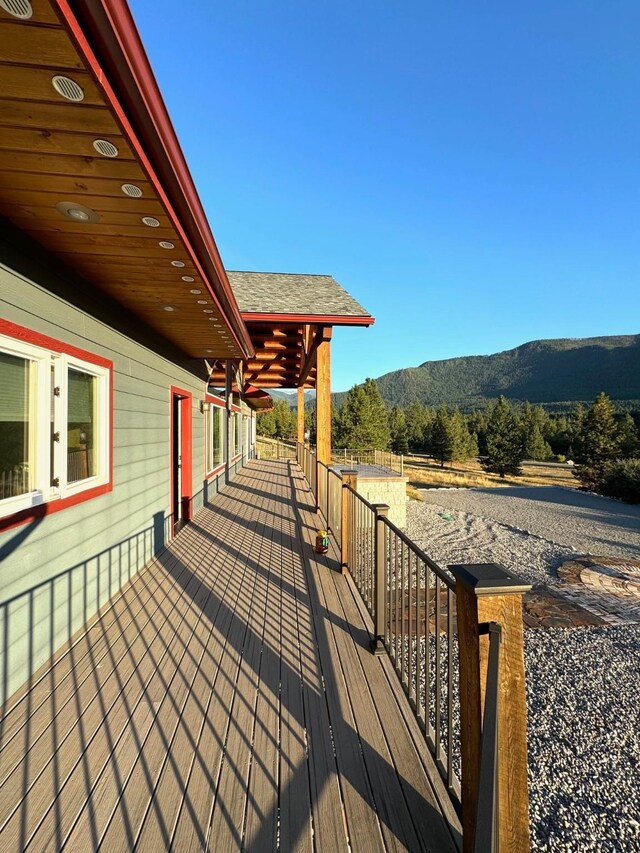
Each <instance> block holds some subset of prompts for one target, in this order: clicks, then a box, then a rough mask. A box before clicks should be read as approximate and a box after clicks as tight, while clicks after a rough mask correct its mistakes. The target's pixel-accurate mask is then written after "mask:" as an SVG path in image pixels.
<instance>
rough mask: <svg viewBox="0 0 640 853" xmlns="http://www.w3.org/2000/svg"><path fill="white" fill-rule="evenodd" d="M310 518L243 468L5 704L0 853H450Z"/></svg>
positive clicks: (350, 593)
mask: <svg viewBox="0 0 640 853" xmlns="http://www.w3.org/2000/svg"><path fill="white" fill-rule="evenodd" d="M311 501H312V498H311V494H310V492H309V491H308V489H307V486H306V483H305V482H304V479H303V477H302V475H301V473H300V470H299V468H298V467H297V464H296V463H295V462H278V461H263V462H252V463H250V464H249V465H248V467H247V468H245V469H244V470H243V471H241V472H240V473H239V475H238V477H237V479H236V480H235V481H234V482H233V483H232V484H231V485H230V486H228V487H227V488H226V490H225V491H224V493H223V494H221V495H218V496H217V497H216V498H215V503H214V504H212V505H209V506H207V507H206V508H205V509H203V510H202V511H201V512H200V513H198V515H196V517H195V518H194V520H193V522H192V523H191V524H189V525H188V526H187V527H186V528H185V529H184V530H183V531H182V532H181V533H180V534H179V535H178V536H177V538H176V539H175V540H174V541H173V542H172V543H171V545H170V546H169V547H167V548H166V549H165V550H164V551H162V552H161V553H160V554H159V555H158V556H157V557H156V558H155V559H154V560H153V561H152V562H151V563H150V564H149V565H148V566H147V567H146V568H145V569H144V570H142V571H141V572H140V573H139V574H138V575H136V576H135V578H134V579H133V580H132V582H131V583H130V584H128V585H127V586H126V587H125V589H124V590H123V593H122V594H121V595H119V596H117V597H116V598H115V599H113V600H112V602H111V603H110V605H109V606H108V607H106V608H104V609H103V612H102V614H101V616H100V617H99V618H98V619H97V620H95V621H94V622H93V623H92V624H91V625H90V626H89V627H88V628H87V630H86V631H85V632H84V633H82V634H81V635H80V636H79V637H78V636H77V637H75V638H74V641H73V643H70V644H68V645H67V646H66V647H65V649H63V650H62V652H59V653H58V654H57V655H56V656H55V657H54V658H53V659H52V660H51V661H50V662H49V663H48V664H46V665H45V666H44V667H43V668H41V670H40V671H39V672H38V673H37V677H35V678H34V679H32V682H31V687H30V688H29V689H28V690H23V691H21V692H20V691H19V693H18V694H16V695H15V696H14V697H13V699H11V700H10V701H9V702H8V703H7V709H8V710H7V713H6V715H5V717H4V719H3V721H2V724H1V725H2V729H1V741H0V744H1V746H2V750H1V752H0V849H2V850H3V851H13V850H24V849H33V850H44V849H56V850H61V849H68V850H96V849H104V850H109V851H110V850H124V849H133V848H137V849H140V850H163V849H169V848H172V849H175V850H178V851H183V850H204V849H212V850H220V851H227V850H236V849H244V850H250V851H272V850H283V851H288V850H317V851H337V850H346V849H348V846H350V848H351V849H352V850H354V851H356V850H366V851H367V853H371V851H376V850H410V851H418V850H432V851H450V850H455V849H456V848H455V844H454V842H453V838H456V839H458V838H459V835H458V825H457V821H456V819H455V816H454V815H453V812H452V809H451V807H450V805H449V803H448V800H447V795H446V793H445V792H444V788H443V786H442V784H441V782H440V781H439V776H438V773H437V771H436V770H435V768H434V767H433V763H432V760H431V758H430V755H429V754H428V752H427V750H426V747H424V744H423V740H422V735H421V733H420V731H419V729H418V726H417V723H416V722H415V721H414V719H413V716H412V714H411V712H410V709H409V707H408V703H407V700H406V699H405V697H404V695H403V694H402V692H401V689H400V686H399V685H398V684H397V683H396V682H397V679H396V677H395V674H394V673H393V671H392V668H391V664H390V662H389V661H388V659H387V658H386V656H383V657H374V656H373V655H371V653H370V652H369V650H368V645H369V630H368V625H367V618H368V617H366V616H365V615H363V611H362V608H361V607H360V606H359V603H358V599H357V593H355V591H354V588H353V585H352V583H351V581H350V580H349V579H347V578H344V577H342V575H341V574H340V571H339V566H338V563H337V562H336V561H335V560H334V559H332V557H331V555H329V556H327V557H316V555H315V554H314V553H313V551H312V541H313V538H314V536H315V515H314V514H313V506H312V504H311Z"/></svg>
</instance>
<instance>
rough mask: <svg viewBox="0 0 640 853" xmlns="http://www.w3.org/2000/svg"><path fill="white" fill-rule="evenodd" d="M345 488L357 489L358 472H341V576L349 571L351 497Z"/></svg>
mask: <svg viewBox="0 0 640 853" xmlns="http://www.w3.org/2000/svg"><path fill="white" fill-rule="evenodd" d="M346 486H351V488H352V489H353V490H354V491H357V489H358V472H357V471H342V488H341V490H340V495H341V506H340V563H341V566H342V574H343V575H346V574H347V572H348V571H349V542H350V540H351V530H350V529H349V528H350V525H351V513H350V511H349V507H350V506H351V495H350V494H349V490H348V489H347V488H346Z"/></svg>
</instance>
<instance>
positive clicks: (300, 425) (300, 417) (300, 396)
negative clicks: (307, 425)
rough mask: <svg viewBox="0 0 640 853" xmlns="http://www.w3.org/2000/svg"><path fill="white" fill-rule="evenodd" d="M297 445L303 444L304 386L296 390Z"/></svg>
mask: <svg viewBox="0 0 640 853" xmlns="http://www.w3.org/2000/svg"><path fill="white" fill-rule="evenodd" d="M298 444H304V385H301V386H300V387H299V388H298Z"/></svg>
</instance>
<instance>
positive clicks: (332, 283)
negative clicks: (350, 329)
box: [227, 271, 371, 318]
mask: <svg viewBox="0 0 640 853" xmlns="http://www.w3.org/2000/svg"><path fill="white" fill-rule="evenodd" d="M227 276H228V278H229V283H230V284H231V288H232V290H233V294H234V296H235V297H236V300H237V302H238V307H239V308H240V311H241V313H243V314H249V313H251V314H319V315H325V316H326V315H332V316H340V317H363V318H366V317H370V316H371V315H370V314H369V312H368V311H365V309H364V308H363V307H362V305H360V304H359V303H358V302H356V300H355V299H354V298H353V296H351V295H350V294H349V293H347V291H346V290H345V289H344V288H343V287H341V285H339V284H338V282H337V281H336V280H335V278H333V277H332V276H330V275H300V274H297V273H279V272H237V271H236V272H233V271H227Z"/></svg>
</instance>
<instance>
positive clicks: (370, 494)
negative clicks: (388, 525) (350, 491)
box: [358, 477, 409, 528]
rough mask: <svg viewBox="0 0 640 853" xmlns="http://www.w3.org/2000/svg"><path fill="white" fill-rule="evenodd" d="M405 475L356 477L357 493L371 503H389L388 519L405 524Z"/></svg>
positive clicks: (406, 480) (399, 525)
mask: <svg viewBox="0 0 640 853" xmlns="http://www.w3.org/2000/svg"><path fill="white" fill-rule="evenodd" d="M408 482H409V481H408V478H407V477H389V478H386V479H385V478H383V477H381V478H377V477H375V478H374V477H371V478H369V477H358V493H359V494H361V495H362V497H363V498H364V499H365V500H367V501H369V503H372V504H388V505H389V521H392V522H393V523H394V524H395V525H396V526H397V527H401V528H404V527H406V526H407V501H408V498H407V483H408Z"/></svg>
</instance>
